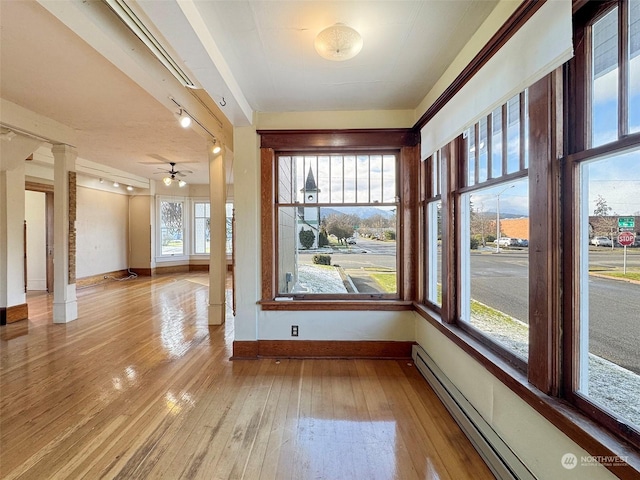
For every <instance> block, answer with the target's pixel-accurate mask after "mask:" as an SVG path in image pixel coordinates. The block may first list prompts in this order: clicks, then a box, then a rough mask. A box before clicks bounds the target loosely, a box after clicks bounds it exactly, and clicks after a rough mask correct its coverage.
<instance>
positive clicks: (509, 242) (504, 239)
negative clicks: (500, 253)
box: [493, 237, 518, 247]
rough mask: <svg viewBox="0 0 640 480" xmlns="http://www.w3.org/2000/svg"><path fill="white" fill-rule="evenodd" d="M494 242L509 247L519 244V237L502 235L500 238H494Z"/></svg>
mask: <svg viewBox="0 0 640 480" xmlns="http://www.w3.org/2000/svg"><path fill="white" fill-rule="evenodd" d="M493 243H497V244H498V245H499V246H501V247H509V246H511V245H517V244H518V239H517V238H510V237H500V238H498V239H496V240H494V241H493Z"/></svg>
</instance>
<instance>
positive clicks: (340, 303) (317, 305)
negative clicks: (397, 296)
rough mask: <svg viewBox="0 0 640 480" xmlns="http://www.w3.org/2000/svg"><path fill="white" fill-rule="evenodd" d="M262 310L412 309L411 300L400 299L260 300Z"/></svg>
mask: <svg viewBox="0 0 640 480" xmlns="http://www.w3.org/2000/svg"><path fill="white" fill-rule="evenodd" d="M258 305H260V307H261V308H262V310H360V311H363V310H364V311H366V310H376V311H399V310H406V311H410V310H413V302H405V301H401V300H272V299H270V300H261V301H259V302H258Z"/></svg>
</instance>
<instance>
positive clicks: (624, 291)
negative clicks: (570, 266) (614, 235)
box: [303, 239, 640, 374]
mask: <svg viewBox="0 0 640 480" xmlns="http://www.w3.org/2000/svg"><path fill="white" fill-rule="evenodd" d="M350 252H351V253H344V254H334V255H332V257H333V259H332V261H333V263H334V264H335V263H337V264H339V265H341V266H342V267H343V268H344V269H345V270H346V271H347V273H348V274H349V275H350V276H351V278H352V280H353V282H354V284H355V285H356V287H357V288H358V290H359V291H360V292H361V293H379V290H378V287H377V285H376V283H375V281H373V279H371V277H370V276H369V269H371V268H375V267H385V268H390V269H393V268H395V265H396V264H395V244H394V243H392V242H379V241H374V240H367V239H358V244H357V245H356V246H353V247H352V248H351V249H350ZM589 260H590V265H591V268H592V269H594V268H595V269H598V268H602V269H609V268H611V267H621V266H622V249H619V248H616V249H615V250H614V251H611V250H610V249H608V248H597V247H592V248H591V249H590V252H589ZM303 261H304V260H303ZM627 266H629V267H631V266H633V267H640V249H637V248H635V249H628V250H627ZM527 267H528V257H527V251H526V250H520V251H506V250H505V251H503V252H502V253H500V254H494V253H476V252H474V253H473V254H472V255H471V272H472V273H471V296H472V298H474V299H476V300H478V301H480V302H482V303H484V304H486V305H489V306H491V307H493V308H495V309H497V310H500V311H502V312H504V313H507V314H508V315H511V316H512V317H515V318H518V319H520V320H522V321H524V322H528V312H529V294H528V288H529V286H528V285H529V280H528V269H527ZM589 319H590V322H589V323H590V325H589V341H590V348H589V349H590V351H591V353H594V354H596V355H598V356H601V357H603V358H606V359H608V360H610V361H612V362H614V363H616V364H618V365H620V366H622V367H624V368H627V369H629V370H631V371H633V372H635V373H638V374H640V285H638V284H632V283H628V282H623V281H619V280H611V279H606V278H598V277H594V276H591V277H590V278H589Z"/></svg>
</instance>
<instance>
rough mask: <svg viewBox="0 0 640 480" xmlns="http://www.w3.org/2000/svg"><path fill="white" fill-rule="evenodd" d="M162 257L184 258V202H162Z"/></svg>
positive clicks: (160, 203)
mask: <svg viewBox="0 0 640 480" xmlns="http://www.w3.org/2000/svg"><path fill="white" fill-rule="evenodd" d="M159 205H160V255H162V256H182V255H184V254H185V245H184V234H185V228H184V227H185V226H184V201H183V200H160V202H159Z"/></svg>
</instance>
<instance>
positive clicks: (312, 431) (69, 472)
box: [0, 274, 493, 480]
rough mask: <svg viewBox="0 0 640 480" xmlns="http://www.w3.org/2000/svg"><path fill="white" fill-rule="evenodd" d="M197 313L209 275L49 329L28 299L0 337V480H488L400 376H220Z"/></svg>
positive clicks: (330, 367) (434, 404)
mask: <svg viewBox="0 0 640 480" xmlns="http://www.w3.org/2000/svg"><path fill="white" fill-rule="evenodd" d="M207 298H208V288H207V287H206V274H188V275H187V274H184V275H172V276H160V277H154V278H152V279H151V278H143V277H141V278H138V279H134V280H128V281H124V282H112V283H109V284H106V285H103V286H99V287H91V288H87V289H84V290H81V291H79V292H78V309H79V318H78V320H76V321H74V322H71V323H68V324H64V325H54V324H52V321H51V318H52V297H51V296H50V295H46V294H36V295H31V294H30V295H29V297H28V301H29V313H30V320H29V321H24V322H18V323H15V324H10V325H6V326H3V327H0V367H1V372H0V381H1V383H0V387H1V392H0V395H1V398H0V478H3V479H5V480H8V479H37V480H42V479H74V480H75V479H98V478H121V479H151V478H159V479H196V478H202V479H208V480H209V479H232V478H233V479H236V478H237V479H248V480H253V479H278V480H280V479H295V480H303V479H323V480H324V479H327V480H328V479H345V480H350V479H367V480H368V479H402V480H404V479H425V478H427V479H430V478H433V479H455V480H460V479H466V478H473V479H484V478H493V476H492V475H491V473H490V472H489V470H488V469H487V467H486V466H485V464H484V463H483V462H482V460H481V459H480V457H479V456H478V454H477V453H476V452H475V451H474V450H473V448H472V446H471V444H470V443H469V442H468V440H467V439H466V437H465V436H464V435H463V434H462V432H461V431H460V429H459V428H458V427H457V425H456V424H455V423H454V422H453V420H452V419H451V417H450V416H449V414H448V413H447V411H446V410H445V408H444V407H443V406H442V404H441V403H440V402H439V400H438V399H437V397H436V396H435V394H434V393H433V392H432V391H431V389H430V388H429V386H428V385H427V383H426V382H425V381H424V379H423V378H422V377H421V376H420V374H419V372H418V371H417V370H416V369H415V367H413V366H412V365H411V364H410V363H409V362H407V361H396V360H393V361H391V360H389V361H387V360H285V359H283V360H275V359H263V360H255V361H252V360H239V361H230V360H229V357H230V356H231V343H232V341H233V317H230V316H228V319H227V323H226V325H223V326H216V327H210V326H208V325H207ZM229 298H230V297H229Z"/></svg>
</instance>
